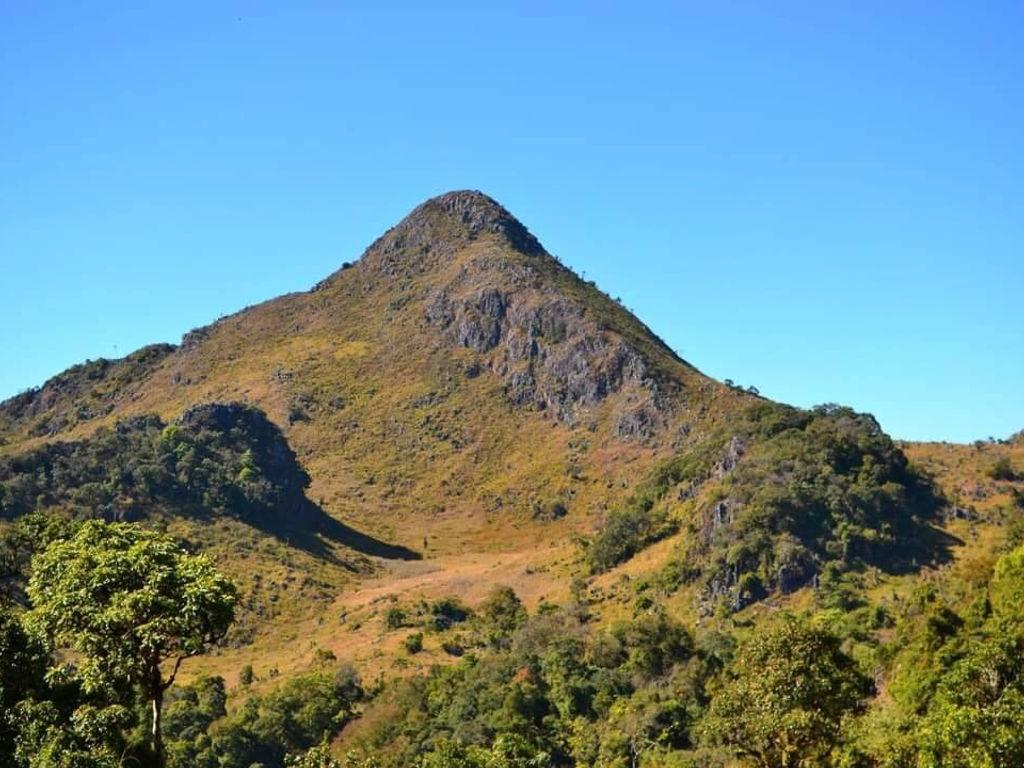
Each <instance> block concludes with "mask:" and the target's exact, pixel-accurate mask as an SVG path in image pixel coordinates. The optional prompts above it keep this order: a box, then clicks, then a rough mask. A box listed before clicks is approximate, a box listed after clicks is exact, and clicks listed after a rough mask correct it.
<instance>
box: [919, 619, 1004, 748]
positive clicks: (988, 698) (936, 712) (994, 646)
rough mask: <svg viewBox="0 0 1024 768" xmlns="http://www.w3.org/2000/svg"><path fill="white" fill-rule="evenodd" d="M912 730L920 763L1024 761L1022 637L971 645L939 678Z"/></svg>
mask: <svg viewBox="0 0 1024 768" xmlns="http://www.w3.org/2000/svg"><path fill="white" fill-rule="evenodd" d="M916 730H917V731H918V732H919V740H920V745H921V746H920V760H919V764H920V765H922V766H924V767H925V768H959V767H960V766H969V768H975V766H977V768H1015V767H1016V766H1020V765H1024V639H1022V638H1020V637H1016V638H994V639H990V640H988V641H985V642H983V643H980V644H977V645H975V646H974V647H973V648H972V649H971V651H970V652H969V653H968V655H967V656H966V657H964V658H963V659H961V660H960V661H958V662H957V663H956V664H954V665H953V667H952V669H950V671H949V672H948V674H947V675H945V676H944V677H943V679H942V681H941V683H940V684H939V688H938V692H937V693H936V695H935V698H934V700H933V701H932V703H931V706H930V708H929V711H928V714H927V716H926V717H925V718H924V720H923V722H922V723H921V724H920V725H919V726H918V727H917V729H916Z"/></svg>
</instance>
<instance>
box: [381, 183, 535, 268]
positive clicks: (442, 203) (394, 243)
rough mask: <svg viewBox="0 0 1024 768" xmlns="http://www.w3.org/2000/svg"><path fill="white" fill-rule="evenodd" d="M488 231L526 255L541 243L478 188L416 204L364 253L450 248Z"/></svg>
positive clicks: (486, 233)
mask: <svg viewBox="0 0 1024 768" xmlns="http://www.w3.org/2000/svg"><path fill="white" fill-rule="evenodd" d="M488 234H491V235H497V236H498V237H499V238H501V239H502V240H504V241H505V242H506V243H507V244H508V245H510V246H512V247H513V248H515V249H516V250H517V251H519V252H521V253H524V254H526V255H529V256H539V255H541V254H544V253H545V250H544V246H542V245H541V244H540V242H539V241H538V240H537V238H536V237H534V236H533V235H532V234H531V233H530V231H529V230H528V229H527V228H526V227H525V226H523V224H522V223H521V222H520V221H519V220H518V219H516V217H515V216H513V215H512V214H511V213H509V211H508V210H507V209H506V208H505V207H504V206H502V205H501V203H499V202H498V201H496V200H495V199H494V198H492V197H490V196H488V195H485V194H484V193H483V192H480V191H477V190H467V189H464V190H455V191H452V192H446V193H445V194H443V195H438V196H437V197H432V198H430V199H429V200H427V201H426V202H423V203H421V204H420V205H418V206H416V207H415V208H414V209H413V210H412V211H411V212H410V213H409V214H408V215H407V216H406V217H405V218H404V219H402V220H401V221H400V222H399V223H398V224H397V225H396V226H394V227H392V228H391V229H389V230H388V231H387V232H386V233H385V234H384V235H383V236H382V237H381V238H380V239H378V240H377V241H376V242H375V243H374V244H373V245H371V246H370V248H369V249H368V251H367V253H368V254H369V253H373V252H380V253H383V254H389V253H393V252H394V251H397V250H402V249H408V248H410V247H412V248H414V249H416V250H421V251H424V252H426V251H437V250H442V251H444V250H450V249H453V248H455V247H458V246H462V245H465V244H466V243H468V242H470V241H472V240H476V239H478V238H480V237H483V236H486V235H488Z"/></svg>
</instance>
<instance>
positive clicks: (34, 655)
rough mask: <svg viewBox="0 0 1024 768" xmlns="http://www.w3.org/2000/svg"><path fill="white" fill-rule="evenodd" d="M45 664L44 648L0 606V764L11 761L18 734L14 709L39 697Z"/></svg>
mask: <svg viewBox="0 0 1024 768" xmlns="http://www.w3.org/2000/svg"><path fill="white" fill-rule="evenodd" d="M46 662H47V654H46V648H45V646H44V645H43V644H42V643H40V642H38V641H37V640H36V639H35V638H33V637H32V636H31V635H29V634H27V633H26V632H25V630H24V629H23V628H22V626H21V624H20V623H19V621H18V618H17V617H16V616H15V615H14V614H13V613H12V612H11V611H10V610H9V609H8V608H7V607H6V606H4V605H0V765H9V764H10V762H11V761H12V760H13V759H14V749H15V744H16V741H17V736H18V731H19V723H18V717H17V715H16V711H15V707H16V705H17V704H18V702H21V701H24V700H26V699H34V698H40V694H41V693H42V691H43V689H44V686H45V684H44V682H43V675H44V673H45V671H46Z"/></svg>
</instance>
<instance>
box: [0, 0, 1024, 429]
mask: <svg viewBox="0 0 1024 768" xmlns="http://www.w3.org/2000/svg"><path fill="white" fill-rule="evenodd" d="M466 187H470V188H479V189H482V190H484V191H485V192H487V193H489V194H490V195H492V196H494V197H496V198H497V199H498V200H500V201H501V202H503V203H504V204H505V205H506V206H507V207H509V208H510V209H511V210H512V211H513V213H515V214H516V215H517V216H518V217H519V218H520V219H522V220H523V222H524V223H525V224H526V225H527V226H529V227H530V228H531V229H532V230H533V231H534V232H535V233H536V234H537V235H538V236H539V237H540V239H541V241H542V242H543V243H544V244H545V245H546V246H547V247H548V249H549V250H550V251H552V252H553V253H556V254H558V255H560V256H561V257H562V258H563V260H564V261H565V262H566V263H568V264H569V265H571V266H572V267H574V268H575V269H576V270H577V271H580V272H586V275H587V277H588V278H593V279H596V280H597V282H598V284H599V285H600V286H601V287H603V288H605V289H606V290H607V291H609V292H610V293H611V294H612V295H618V296H621V297H622V299H623V300H624V302H625V303H626V305H627V306H628V307H630V308H632V309H633V310H634V311H635V312H636V313H637V314H639V315H640V317H641V318H643V319H644V320H645V321H646V322H647V323H648V324H649V325H650V326H651V327H652V328H654V329H655V330H656V331H657V332H658V333H659V334H661V335H662V337H663V338H665V339H666V341H668V342H669V343H670V344H671V345H672V346H673V347H674V348H675V349H676V350H677V351H679V353H680V354H682V355H683V356H684V357H686V358H687V359H688V360H690V361H691V362H693V363H694V364H695V365H697V366H698V367H699V368H701V369H703V370H704V371H706V372H707V373H709V374H712V375H714V376H716V377H718V378H726V377H729V378H732V379H734V380H735V381H736V382H737V383H741V384H744V385H747V384H755V385H757V386H758V387H759V388H760V389H761V391H762V392H763V393H764V394H767V395H769V396H771V397H773V398H776V399H781V400H785V401H788V402H792V403H796V404H799V405H810V404H814V403H818V402H823V401H837V402H843V403H847V404H850V405H852V406H854V407H856V408H858V409H862V410H868V411H871V412H873V413H875V414H876V415H877V416H878V417H879V419H880V420H881V422H882V424H883V426H884V427H885V428H887V429H888V430H889V431H890V432H891V433H893V434H894V435H895V436H897V437H904V438H929V439H949V440H971V439H974V438H978V437H985V436H988V435H995V436H998V437H1003V436H1006V435H1008V434H1009V433H1010V432H1013V431H1016V430H1018V429H1021V428H1024V389H1022V383H1024V301H1022V299H1024V5H1021V3H1020V2H997V1H995V0H993V2H984V3H979V2H975V1H974V0H964V1H963V2H941V3H935V2H914V1H912V0H908V1H907V2H900V3H893V2H889V1H888V0H885V1H881V0H880V1H873V0H872V1H867V2H857V3H847V2H842V3H840V2H825V3H821V2H810V1H808V2H783V1H780V2H776V1H774V0H772V1H771V2H769V1H768V0H765V1H764V2H718V1H716V2H708V3H685V2H666V3H636V2H634V3H623V2H617V3H605V2H596V1H593V0H591V1H589V2H580V3H568V2H560V3H550V2H537V3H519V4H497V3H484V2H479V1H477V2H472V3H456V2H452V3H448V2H443V3H435V2H428V3H423V2H418V3H402V4H392V3H387V2H377V3H344V2H331V3H327V2H325V3H303V2H239V1H238V0H233V1H230V2H174V3H170V2H166V3H147V2H142V3H138V2H132V3H127V2H125V3H117V2H103V3H82V2H64V3H61V2H49V3H32V2H27V1H25V2H13V1H12V2H6V3H3V4H2V6H0V350H2V352H3V355H2V364H0V396H7V395H11V394H14V393H15V392H17V391H19V390H22V389H24V388H26V387H29V386H32V385H36V384H39V383H41V382H42V381H43V380H44V379H45V378H47V377H48V376H50V375H52V374H54V373H56V372H58V371H60V370H62V369H63V368H65V367H66V366H68V365H70V364H72V363H75V362H78V361H81V360H83V359H85V358H95V357H100V356H105V357H111V356H114V355H115V354H117V355H123V354H125V353H126V352H128V351H130V350H132V349H134V348H136V347H139V346H141V345H143V344H146V343H149V342H154V341H177V340H178V339H179V338H180V336H181V334H182V333H183V332H185V331H187V330H188V329H190V328H192V327H194V326H198V325H201V324H205V323H207V322H209V321H211V320H213V319H215V318H216V317H217V316H218V315H220V314H223V313H227V312H230V311H234V310H236V309H239V308H241V307H243V306H245V305H247V304H251V303H254V302H257V301H260V300H262V299H266V298H270V297H272V296H274V295H277V294H280V293H283V292H285V291H292V290H300V289H305V288H308V287H309V286H311V285H312V284H313V283H314V282H316V281H317V280H318V279H320V278H321V277H323V276H325V275H326V274H328V273H329V272H331V271H333V270H334V269H335V268H337V266H338V265H339V264H340V263H341V262H342V261H345V260H351V259H353V258H354V257H356V256H358V255H359V254H360V253H361V252H362V250H363V248H364V247H365V246H366V245H367V244H368V243H369V242H370V241H371V240H372V239H373V238H374V237H376V236H377V235H378V234H380V233H381V232H382V231H383V230H384V229H385V228H386V227H387V226H389V225H390V224H392V223H394V222H395V221H397V220H398V219H399V218H400V217H401V216H402V215H403V214H404V213H405V212H406V211H407V210H408V209H409V208H411V207H412V206H414V205H415V204H416V203H418V202H420V201H421V200H422V199H424V198H426V197H429V196H431V195H434V194H437V193H440V192H443V191H446V190H449V189H455V188H466Z"/></svg>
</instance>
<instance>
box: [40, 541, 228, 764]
mask: <svg viewBox="0 0 1024 768" xmlns="http://www.w3.org/2000/svg"><path fill="white" fill-rule="evenodd" d="M28 594H29V597H30V599H31V601H32V605H33V608H32V610H31V611H30V612H29V614H28V616H27V621H28V622H29V626H31V627H33V628H34V629H35V630H36V631H38V632H39V633H41V634H44V635H46V636H48V637H51V638H52V639H53V641H54V643H55V645H57V646H58V647H67V648H70V649H72V650H74V651H75V652H76V653H78V654H80V660H79V661H78V674H79V676H80V678H81V682H82V688H83V690H84V691H85V692H86V693H87V694H96V693H100V692H103V693H107V694H110V695H111V698H115V697H116V693H115V692H117V691H119V690H125V689H129V690H130V689H131V688H132V687H134V686H137V687H138V689H139V690H140V691H141V692H142V694H143V696H144V697H145V699H146V700H147V701H149V702H150V705H151V708H152V728H151V739H152V746H153V750H154V752H155V754H156V760H157V763H158V764H160V765H162V764H163V761H164V749H163V741H162V724H161V717H162V711H163V701H164V694H165V692H166V691H167V689H168V688H170V687H171V685H172V684H173V683H174V680H175V677H176V675H177V673H178V669H179V667H180V666H181V663H182V661H184V660H185V659H186V658H188V657H190V656H195V655H197V654H200V653H202V652H203V651H204V650H205V649H206V648H207V647H209V646H210V645H212V644H214V643H216V642H218V641H219V640H220V639H221V638H223V636H224V634H225V632H226V631H227V629H228V627H229V625H230V624H231V621H232V619H233V617H234V609H235V602H236V592H235V588H234V587H233V586H232V584H231V583H230V582H229V581H228V580H227V579H226V578H225V577H224V576H222V575H221V574H220V573H218V572H217V570H216V569H215V568H214V566H213V564H212V563H211V561H210V560H209V559H207V558H206V557H203V556H197V555H191V554H188V553H186V552H184V551H182V549H181V548H180V546H179V545H178V544H177V543H176V542H175V541H174V540H173V539H171V538H170V537H167V536H165V535H162V534H159V533H156V532H152V531H146V530H143V529H142V528H139V527H137V526H135V525H130V524H125V523H118V524H107V523H102V522H99V521H90V522H88V523H85V524H84V525H83V526H82V527H81V528H80V529H79V530H78V532H77V533H76V534H75V535H74V536H73V537H71V538H70V539H67V540H63V541H57V542H55V543H54V544H52V545H51V546H50V547H48V548H47V549H46V551H45V552H43V553H42V554H40V555H37V556H36V557H35V558H33V560H32V577H31V579H30V580H29V585H28ZM165 662H173V663H172V666H171V669H170V671H169V673H168V674H165V673H164V671H163V670H162V669H161V667H162V665H163V664H164V663H165Z"/></svg>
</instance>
